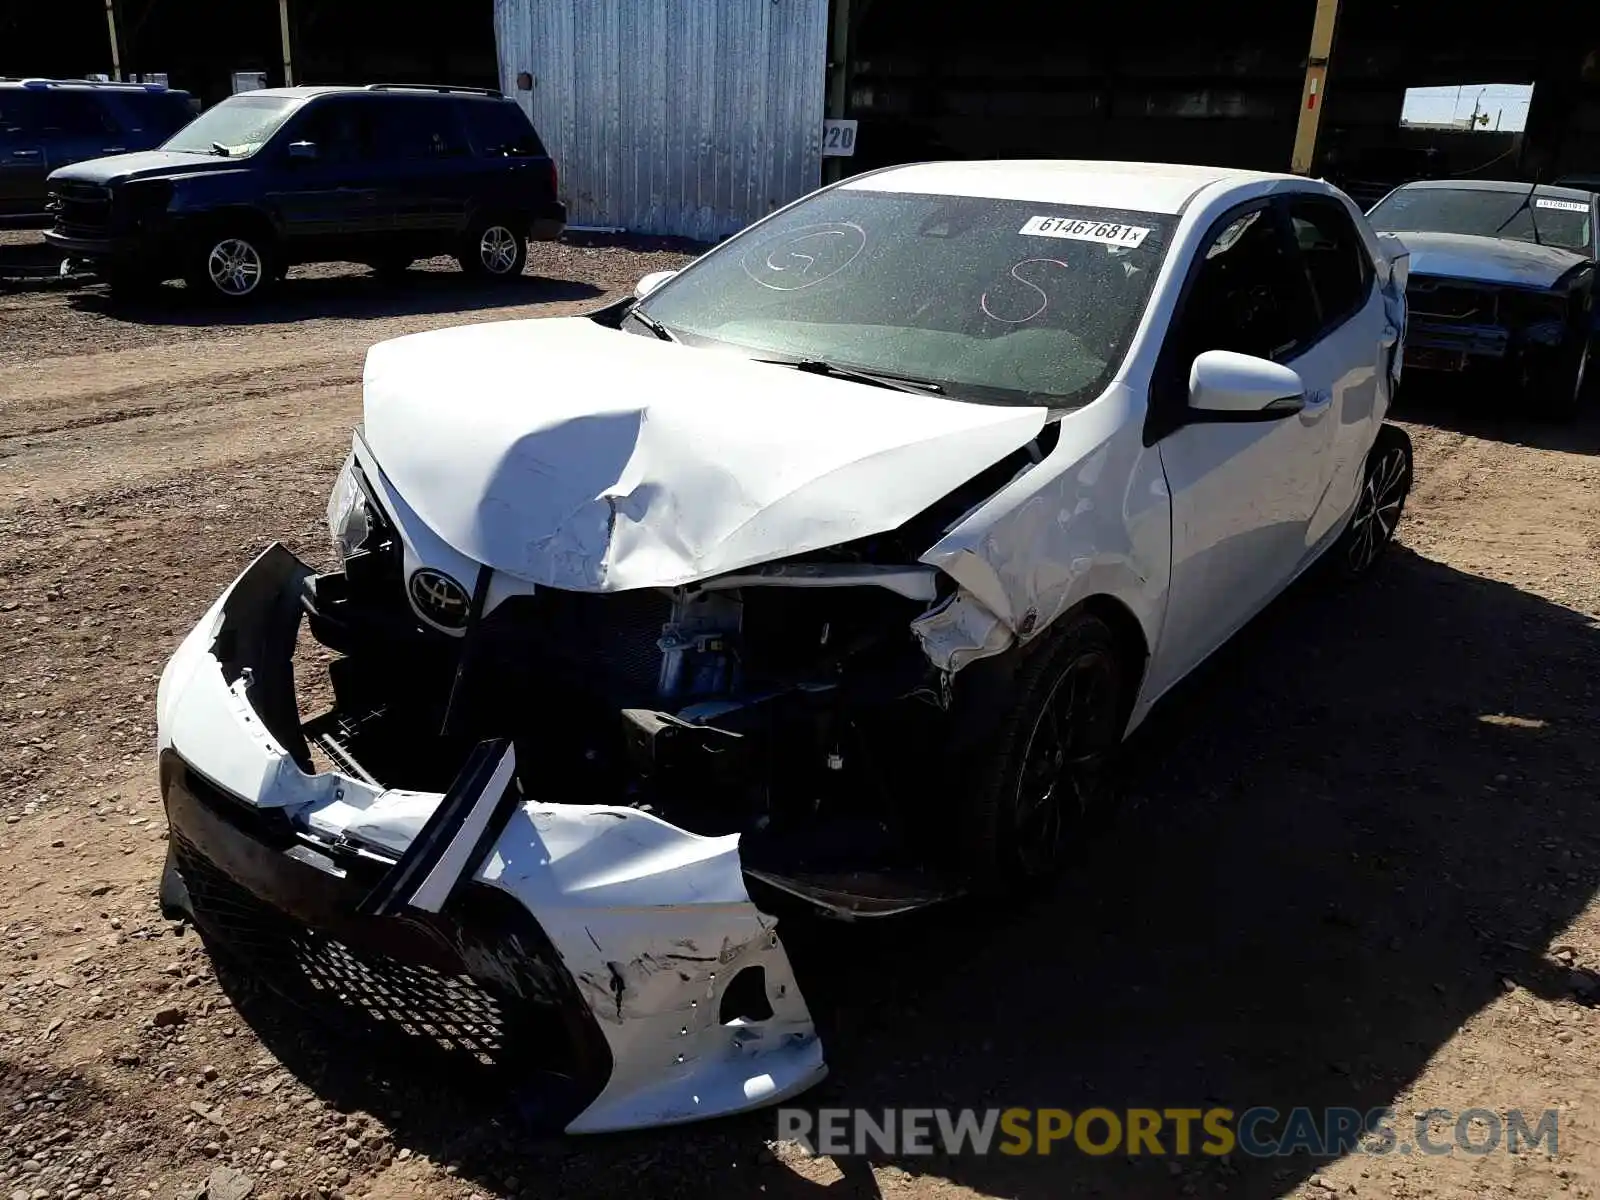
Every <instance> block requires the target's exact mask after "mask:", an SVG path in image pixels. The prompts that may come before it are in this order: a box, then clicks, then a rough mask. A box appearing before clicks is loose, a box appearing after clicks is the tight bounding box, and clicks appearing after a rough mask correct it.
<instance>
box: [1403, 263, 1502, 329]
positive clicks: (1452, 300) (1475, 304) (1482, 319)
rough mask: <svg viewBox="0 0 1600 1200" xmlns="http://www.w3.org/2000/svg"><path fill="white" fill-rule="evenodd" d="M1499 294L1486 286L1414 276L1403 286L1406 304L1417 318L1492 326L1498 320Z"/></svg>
mask: <svg viewBox="0 0 1600 1200" xmlns="http://www.w3.org/2000/svg"><path fill="white" fill-rule="evenodd" d="M1498 302H1499V294H1498V293H1497V292H1495V291H1493V290H1492V289H1489V288H1480V287H1473V286H1472V285H1471V284H1463V283H1455V282H1453V281H1445V280H1439V279H1432V278H1429V277H1427V276H1417V275H1413V276H1412V277H1411V280H1410V282H1409V283H1408V284H1407V285H1406V304H1407V305H1408V306H1409V307H1410V309H1411V311H1412V313H1413V314H1415V315H1416V316H1419V317H1433V318H1436V319H1439V320H1445V321H1465V322H1470V323H1472V324H1475V325H1492V324H1494V322H1495V321H1496V320H1497V319H1498V309H1499V303H1498Z"/></svg>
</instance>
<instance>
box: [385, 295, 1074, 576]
mask: <svg viewBox="0 0 1600 1200" xmlns="http://www.w3.org/2000/svg"><path fill="white" fill-rule="evenodd" d="M1047 415H1048V414H1047V412H1046V410H1045V409H1043V408H1009V407H1002V406H995V405H982V404H968V403H962V402H960V401H955V400H948V399H944V398H941V397H937V396H922V395H912V394H909V393H902V392H895V391H890V390H887V389H882V388H873V387H867V386H864V385H862V384H858V383H851V382H848V381H845V380H838V379H831V378H827V377H823V376H817V375H810V374H806V373H804V372H800V371H794V370H790V369H788V368H785V367H778V366H770V365H765V364H761V363H752V362H748V361H746V360H744V359H742V358H740V357H738V356H737V355H733V354H728V353H722V352H718V351H713V350H704V349H691V348H689V347H686V346H681V345H677V344H672V343H667V342H662V341H658V340H656V339H653V338H645V337H639V336H635V335H632V334H627V333H619V332H617V331H615V330H611V329H607V328H605V327H603V326H601V325H598V324H596V323H595V322H593V321H590V320H588V319H586V318H582V317H570V318H559V319H548V318H547V319H543V320H529V321H504V322H496V323H492V324H484V325H468V326H462V327H459V328H455V329H446V330H439V331H436V332H433V333H424V334H415V335H412V336H410V337H403V338H398V339H396V340H394V341H390V342H382V343H379V344H378V345H376V346H373V347H372V349H371V350H369V351H368V352H367V365H366V399H365V438H366V442H367V445H368V446H369V447H370V448H371V450H372V452H373V454H374V456H375V457H376V459H377V462H378V465H379V467H380V468H381V470H382V471H383V473H384V476H385V477H386V478H387V479H388V481H389V483H390V484H391V485H392V486H393V487H394V488H395V489H397V490H398V492H399V493H400V495H401V496H403V497H404V499H405V500H406V502H407V503H408V504H409V505H410V506H411V507H412V509H413V510H415V512H416V513H417V515H418V516H419V517H421V519H422V520H423V521H425V522H427V524H428V526H429V527H430V528H431V529H432V530H433V531H434V532H435V533H436V534H438V535H439V537H440V538H442V539H443V540H444V541H445V542H447V543H448V544H449V545H450V546H452V547H453V548H454V549H456V550H457V551H459V552H460V553H462V554H464V555H467V556H468V557H469V558H472V559H473V560H475V561H477V562H480V563H486V564H488V565H489V566H491V567H493V568H495V569H496V570H501V571H506V572H509V573H510V574H512V575H516V576H518V577H520V578H523V579H526V580H529V581H531V582H533V583H536V584H545V585H548V586H552V587H559V588H565V589H568V590H571V591H586V592H608V591H622V590H624V589H627V588H640V587H664V586H672V585H676V584H681V583H688V582H691V581H693V580H697V579H703V578H706V577H709V576H712V575H718V574H721V573H723V572H725V571H730V570H735V569H737V568H739V567H745V566H750V565H752V564H755V563H760V562H766V561H770V560H771V559H775V558H781V557H785V556H787V555H791V554H799V553H804V552H806V551H809V550H818V549H822V548H823V547H826V546H831V545H836V544H838V543H840V542H846V541H849V540H851V539H853V538H858V537H866V536H868V535H870V534H874V533H883V532H887V531H888V530H891V529H894V528H895V527H897V526H899V525H901V524H903V523H904V522H905V521H907V520H909V519H910V518H911V517H913V516H915V515H916V514H917V513H918V512H920V511H922V510H923V509H925V508H927V507H928V506H929V505H931V504H933V503H934V502H935V501H937V500H939V499H940V498H941V497H943V496H944V495H946V494H947V493H949V492H950V491H951V490H952V489H954V488H955V487H957V486H958V485H960V484H961V483H964V482H965V481H966V480H968V479H970V478H972V476H974V475H976V474H977V473H978V472H979V471H981V470H983V469H984V468H985V467H988V466H990V465H992V464H993V463H995V462H997V461H999V460H1000V459H1001V458H1003V457H1005V456H1006V455H1007V454H1009V453H1011V452H1012V451H1013V450H1016V449H1018V448H1019V447H1021V446H1024V445H1026V444H1027V443H1028V442H1029V441H1030V440H1031V439H1032V438H1033V437H1035V436H1036V435H1037V434H1038V433H1039V431H1040V430H1041V429H1042V428H1043V427H1044V423H1045V420H1046V417H1047Z"/></svg>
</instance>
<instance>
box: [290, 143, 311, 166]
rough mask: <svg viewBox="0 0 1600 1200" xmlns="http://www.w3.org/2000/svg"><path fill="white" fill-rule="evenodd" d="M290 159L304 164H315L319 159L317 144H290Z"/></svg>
mask: <svg viewBox="0 0 1600 1200" xmlns="http://www.w3.org/2000/svg"><path fill="white" fill-rule="evenodd" d="M289 157H290V158H293V159H299V160H300V161H302V162H313V161H315V160H316V157H317V144H316V143H315V142H290V143H289Z"/></svg>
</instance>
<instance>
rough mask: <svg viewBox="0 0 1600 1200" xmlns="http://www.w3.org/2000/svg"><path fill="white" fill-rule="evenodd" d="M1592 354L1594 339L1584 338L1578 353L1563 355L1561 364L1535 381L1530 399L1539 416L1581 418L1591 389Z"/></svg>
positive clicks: (1577, 349) (1540, 374)
mask: <svg viewBox="0 0 1600 1200" xmlns="http://www.w3.org/2000/svg"><path fill="white" fill-rule="evenodd" d="M1592 351H1593V344H1592V342H1591V341H1590V339H1589V338H1587V337H1584V338H1581V339H1580V340H1579V342H1578V345H1577V347H1576V349H1575V350H1572V351H1568V352H1567V353H1565V354H1563V355H1562V356H1561V360H1560V362H1558V363H1557V364H1556V365H1554V366H1552V367H1551V368H1550V369H1549V370H1547V371H1542V372H1540V373H1539V374H1538V375H1537V376H1536V377H1535V379H1536V381H1537V382H1536V383H1535V385H1534V394H1533V395H1532V396H1530V397H1529V399H1530V400H1531V401H1532V402H1533V405H1534V407H1535V408H1536V409H1537V411H1538V412H1540V413H1542V414H1543V415H1544V416H1546V417H1549V418H1550V419H1551V420H1554V421H1571V420H1575V419H1576V418H1577V416H1578V413H1579V411H1580V410H1581V409H1582V408H1583V402H1584V399H1585V397H1587V395H1588V394H1589V390H1590V386H1591V384H1590V380H1589V375H1590V373H1591V372H1590V370H1589V367H1590V361H1589V360H1590V355H1591V353H1592Z"/></svg>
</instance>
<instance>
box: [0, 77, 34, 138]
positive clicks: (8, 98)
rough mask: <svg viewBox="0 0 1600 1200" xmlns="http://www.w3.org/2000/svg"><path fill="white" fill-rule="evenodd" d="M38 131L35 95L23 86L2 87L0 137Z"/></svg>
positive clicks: (0, 90) (0, 91) (0, 89)
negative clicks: (26, 90)
mask: <svg viewBox="0 0 1600 1200" xmlns="http://www.w3.org/2000/svg"><path fill="white" fill-rule="evenodd" d="M38 131H39V123H38V119H37V114H36V112H35V109H34V103H33V96H32V95H30V94H29V93H28V92H25V91H23V90H22V89H21V88H0V138H5V137H18V136H20V135H22V134H24V133H27V134H36V133H38Z"/></svg>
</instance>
